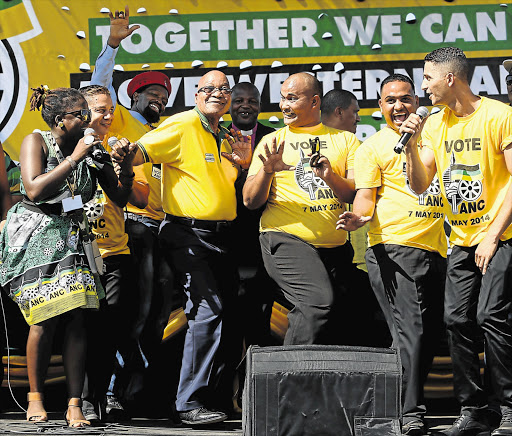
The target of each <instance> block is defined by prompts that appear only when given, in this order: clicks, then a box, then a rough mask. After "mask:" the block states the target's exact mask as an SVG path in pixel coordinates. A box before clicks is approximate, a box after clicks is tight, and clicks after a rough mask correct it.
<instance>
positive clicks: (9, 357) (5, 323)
mask: <svg viewBox="0 0 512 436" xmlns="http://www.w3.org/2000/svg"><path fill="white" fill-rule="evenodd" d="M0 292H3V291H2V290H0ZM0 305H1V306H2V316H3V318H4V330H5V348H6V349H7V386H8V387H9V392H10V393H11V397H12V399H13V400H14V402H15V403H16V404H17V406H18V407H19V408H20V409H21V410H23V412H25V413H27V411H26V410H25V409H24V408H23V406H22V405H21V404H20V403H18V400H17V399H16V397H15V396H14V392H13V391H12V386H11V351H10V350H11V348H10V346H9V334H8V333H7V318H6V316H5V309H4V298H3V296H0ZM2 371H3V364H2Z"/></svg>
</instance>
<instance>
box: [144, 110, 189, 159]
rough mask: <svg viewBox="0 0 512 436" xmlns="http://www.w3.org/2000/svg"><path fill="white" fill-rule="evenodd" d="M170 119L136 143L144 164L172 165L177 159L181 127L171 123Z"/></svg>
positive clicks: (178, 124)
mask: <svg viewBox="0 0 512 436" xmlns="http://www.w3.org/2000/svg"><path fill="white" fill-rule="evenodd" d="M171 118H172V117H171ZM171 118H168V119H167V120H165V121H164V122H163V123H162V124H160V126H158V127H157V128H156V129H154V130H151V131H150V132H148V133H146V134H145V135H144V136H143V137H142V138H140V139H139V140H138V141H137V145H138V146H139V149H140V151H141V152H142V156H143V158H144V162H151V163H154V164H159V163H160V164H161V163H173V162H175V161H176V160H177V159H178V157H179V150H180V143H181V136H182V126H181V123H176V122H173V120H172V119H171Z"/></svg>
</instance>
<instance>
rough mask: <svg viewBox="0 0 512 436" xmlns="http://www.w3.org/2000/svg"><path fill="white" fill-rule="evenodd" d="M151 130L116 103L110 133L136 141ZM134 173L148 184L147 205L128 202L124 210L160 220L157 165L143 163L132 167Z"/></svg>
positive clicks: (158, 170)
mask: <svg viewBox="0 0 512 436" xmlns="http://www.w3.org/2000/svg"><path fill="white" fill-rule="evenodd" d="M150 130H151V127H150V126H149V125H148V124H142V123H141V122H140V121H138V120H136V119H135V118H133V116H132V115H131V114H130V112H129V111H128V110H127V109H126V108H124V107H123V106H121V105H120V104H118V105H116V109H115V111H114V120H113V121H112V125H111V126H110V134H111V135H113V136H117V137H119V138H126V139H128V140H129V141H130V142H135V141H137V140H138V139H139V138H140V137H142V136H144V135H145V134H146V133H147V132H149V131H150ZM133 171H134V172H135V175H136V176H138V177H144V178H145V179H146V180H147V182H148V184H149V197H148V205H147V206H146V207H145V208H144V209H139V208H138V207H135V206H133V205H132V204H130V203H128V204H127V205H126V210H127V211H128V212H131V213H136V214H137V215H142V216H147V217H148V218H152V219H154V220H157V221H161V220H162V219H163V218H164V212H163V210H162V200H161V193H160V189H161V187H160V184H161V183H160V182H161V181H160V168H159V166H155V165H151V164H149V163H148V164H144V165H141V166H138V167H134V170H133Z"/></svg>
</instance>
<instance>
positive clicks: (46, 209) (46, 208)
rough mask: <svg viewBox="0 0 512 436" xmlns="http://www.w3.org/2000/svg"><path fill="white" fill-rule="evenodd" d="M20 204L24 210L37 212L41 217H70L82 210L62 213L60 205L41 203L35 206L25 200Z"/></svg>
mask: <svg viewBox="0 0 512 436" xmlns="http://www.w3.org/2000/svg"><path fill="white" fill-rule="evenodd" d="M21 203H22V204H23V207H24V208H25V209H28V210H31V211H32V212H37V213H40V214H43V215H60V216H70V215H74V214H76V213H77V212H80V214H81V211H82V209H80V210H78V211H76V210H72V211H69V212H63V211H62V203H42V204H35V203H33V202H32V201H30V200H28V199H27V198H23V200H21Z"/></svg>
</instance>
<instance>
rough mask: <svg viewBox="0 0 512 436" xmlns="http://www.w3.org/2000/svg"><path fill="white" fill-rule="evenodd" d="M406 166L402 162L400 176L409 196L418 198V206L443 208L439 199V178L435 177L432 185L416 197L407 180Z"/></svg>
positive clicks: (441, 199) (441, 200)
mask: <svg viewBox="0 0 512 436" xmlns="http://www.w3.org/2000/svg"><path fill="white" fill-rule="evenodd" d="M406 165H407V164H406V163H405V162H403V167H402V174H403V176H404V178H405V185H406V186H407V190H408V191H409V192H410V193H411V194H413V195H415V196H417V197H418V204H419V205H420V206H443V198H442V197H441V185H440V184H439V178H438V177H437V175H436V176H434V179H433V180H432V183H431V184H430V186H429V187H428V188H427V189H426V191H425V192H422V193H421V194H419V195H418V194H416V192H414V191H413V190H412V189H411V185H410V183H409V179H408V178H407V167H406Z"/></svg>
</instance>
